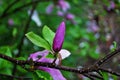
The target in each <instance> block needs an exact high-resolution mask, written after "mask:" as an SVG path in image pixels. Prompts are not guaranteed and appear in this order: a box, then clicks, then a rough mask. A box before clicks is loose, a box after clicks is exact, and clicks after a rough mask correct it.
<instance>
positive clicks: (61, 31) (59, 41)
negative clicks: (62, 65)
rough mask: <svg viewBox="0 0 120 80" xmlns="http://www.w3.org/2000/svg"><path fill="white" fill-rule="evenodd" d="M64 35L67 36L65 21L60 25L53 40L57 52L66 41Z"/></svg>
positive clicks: (53, 46)
mask: <svg viewBox="0 0 120 80" xmlns="http://www.w3.org/2000/svg"><path fill="white" fill-rule="evenodd" d="M64 36H65V23H64V22H62V23H61V24H60V25H59V27H58V29H57V31H56V34H55V37H54V40H53V45H52V48H53V50H54V51H55V52H59V51H60V50H61V48H62V45H63V41H64Z"/></svg>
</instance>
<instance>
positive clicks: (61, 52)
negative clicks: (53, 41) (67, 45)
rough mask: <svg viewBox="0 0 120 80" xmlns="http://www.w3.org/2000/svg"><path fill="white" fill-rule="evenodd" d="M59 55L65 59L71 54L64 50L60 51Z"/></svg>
mask: <svg viewBox="0 0 120 80" xmlns="http://www.w3.org/2000/svg"><path fill="white" fill-rule="evenodd" d="M59 53H60V54H61V57H62V59H65V58H67V57H68V56H70V54H71V53H70V52H69V51H68V50H66V49H61V50H60V52H59Z"/></svg>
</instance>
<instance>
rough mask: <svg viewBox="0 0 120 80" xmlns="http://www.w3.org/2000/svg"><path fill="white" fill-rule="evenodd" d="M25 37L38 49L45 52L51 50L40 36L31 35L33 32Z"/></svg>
mask: <svg viewBox="0 0 120 80" xmlns="http://www.w3.org/2000/svg"><path fill="white" fill-rule="evenodd" d="M26 37H27V38H28V39H29V40H30V41H31V42H32V43H33V44H35V45H37V46H39V47H43V48H45V49H47V50H51V48H50V45H49V44H48V42H47V41H45V40H44V39H43V38H41V37H40V36H38V35H37V34H35V33H33V32H29V33H27V34H26Z"/></svg>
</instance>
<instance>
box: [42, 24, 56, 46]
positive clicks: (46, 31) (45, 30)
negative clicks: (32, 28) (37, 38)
mask: <svg viewBox="0 0 120 80" xmlns="http://www.w3.org/2000/svg"><path fill="white" fill-rule="evenodd" d="M42 33H43V37H44V38H45V39H46V40H47V41H48V42H49V44H50V45H51V46H52V43H53V38H54V36H55V33H54V32H53V31H52V30H51V29H50V28H49V27H47V26H46V25H45V26H44V27H43V30H42Z"/></svg>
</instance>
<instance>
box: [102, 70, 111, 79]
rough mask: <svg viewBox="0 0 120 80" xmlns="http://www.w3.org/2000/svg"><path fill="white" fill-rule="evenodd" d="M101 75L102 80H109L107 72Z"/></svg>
mask: <svg viewBox="0 0 120 80" xmlns="http://www.w3.org/2000/svg"><path fill="white" fill-rule="evenodd" d="M101 73H102V75H103V79H104V80H109V76H108V73H107V72H101Z"/></svg>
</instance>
